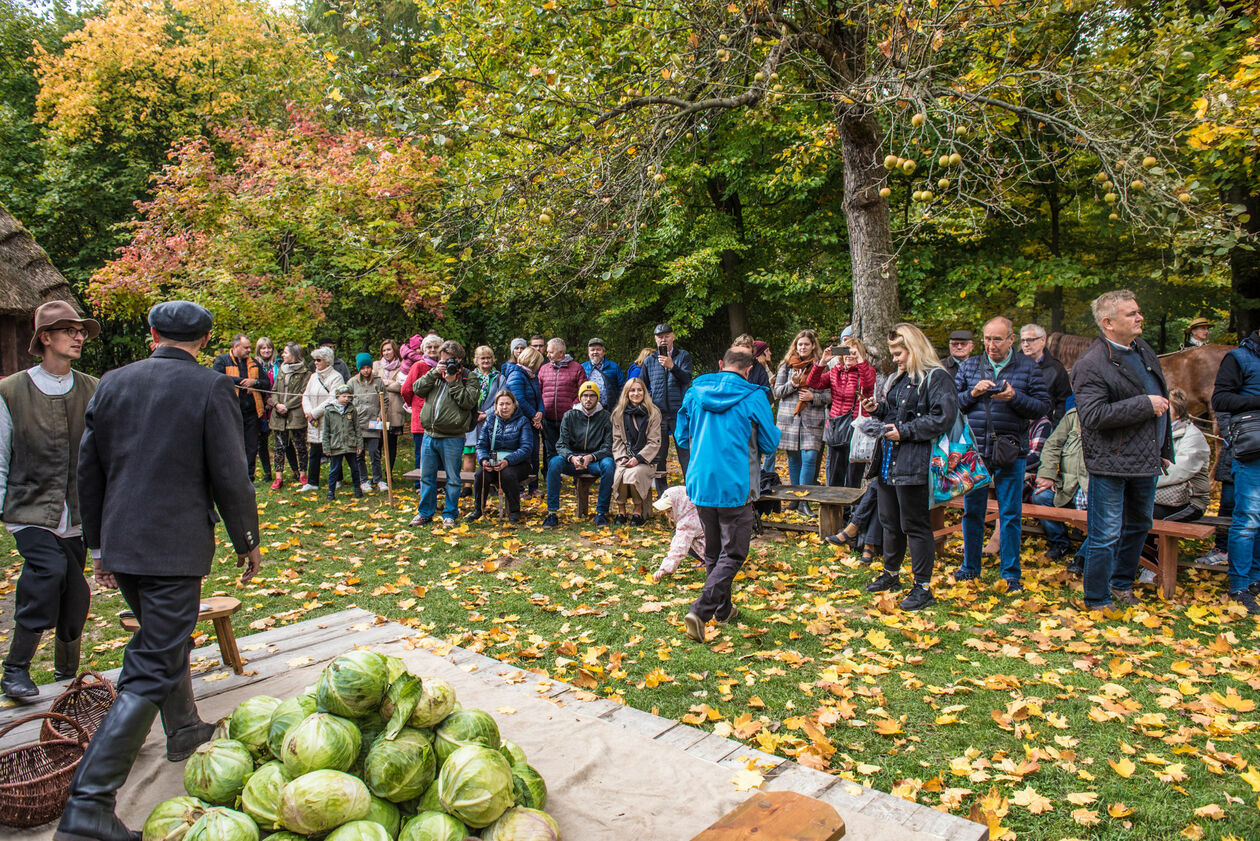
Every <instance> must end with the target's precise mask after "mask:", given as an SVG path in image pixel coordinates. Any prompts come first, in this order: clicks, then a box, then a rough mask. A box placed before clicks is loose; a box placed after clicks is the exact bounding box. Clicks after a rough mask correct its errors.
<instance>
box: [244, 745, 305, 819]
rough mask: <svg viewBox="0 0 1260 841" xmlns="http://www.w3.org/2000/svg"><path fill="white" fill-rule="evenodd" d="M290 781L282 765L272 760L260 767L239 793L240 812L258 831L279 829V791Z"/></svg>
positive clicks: (290, 776)
mask: <svg viewBox="0 0 1260 841" xmlns="http://www.w3.org/2000/svg"><path fill="white" fill-rule="evenodd" d="M292 781H293V777H292V775H290V774H289V772H288V771H286V770H285V768H284V763H281V762H277V761H275V760H274V759H273V760H272V761H271V762H268V763H266V764H264V765H262V766H260V767H259V769H258V770H257V771H255V772H254V775H253V776H252V777H250V778H249V780H248V781H247V782H246V783H245V788H244V790H243V791H241V811H243V812H244V813H245V814H247V815H249V816H250V817H251V818H253V819H254V823H256V824H258V828H259V829H267V830H271V829H279V828H280V791H281V789H283V788H284V787H285V786H286V785H288V784H289V783H291V782H292Z"/></svg>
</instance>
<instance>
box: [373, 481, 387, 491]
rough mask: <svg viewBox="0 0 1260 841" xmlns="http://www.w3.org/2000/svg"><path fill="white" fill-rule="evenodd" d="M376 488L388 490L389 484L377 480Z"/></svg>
mask: <svg viewBox="0 0 1260 841" xmlns="http://www.w3.org/2000/svg"><path fill="white" fill-rule="evenodd" d="M376 489H377V490H378V491H387V490H389V485H387V484H385V483H384V482H377V483H376Z"/></svg>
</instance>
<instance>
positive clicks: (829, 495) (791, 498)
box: [761, 485, 865, 537]
mask: <svg viewBox="0 0 1260 841" xmlns="http://www.w3.org/2000/svg"><path fill="white" fill-rule="evenodd" d="M864 490H865V489H864V488H845V487H828V486H827V485H775V486H774V487H773V488H771V489H770V490H768V491H766V492H765V493H763V494H762V495H761V499H776V500H779V501H780V502H809V503H813V504H815V505H817V506H818V536H819V537H827V536H828V535H832V534H836V533H837V532H839V531H840V530H841V529H843V528H844V525H845V516H846V515H847V514H848V511H849V507H850V506H852V505H853V504H855V503H856V502H857V501H858V500H859V499H861V498H862V493H863V491H864ZM762 525H766V526H770V527H771V528H774V529H778V530H780V531H812V529H809V528H807V527H806V528H802V527H801V526H800V525H798V524H796V523H779V522H775V521H773V520H763V521H762Z"/></svg>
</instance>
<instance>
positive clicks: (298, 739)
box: [280, 713, 362, 777]
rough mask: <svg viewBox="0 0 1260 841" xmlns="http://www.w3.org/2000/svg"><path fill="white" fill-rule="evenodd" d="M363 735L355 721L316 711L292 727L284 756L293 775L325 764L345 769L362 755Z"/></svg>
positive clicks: (283, 758) (337, 768)
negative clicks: (360, 752)
mask: <svg viewBox="0 0 1260 841" xmlns="http://www.w3.org/2000/svg"><path fill="white" fill-rule="evenodd" d="M361 738H362V737H361V736H360V735H359V728H358V727H355V726H354V722H353V721H349V720H347V719H344V718H341V717H339V716H335V715H330V714H328V713H312V714H311V715H308V716H307V717H306V718H304V719H302V720H301V721H299V722H298V723H297V724H295V725H293V726H292V727H290V728H289V732H288V733H286V734H285V736H284V743H283V745H281V747H280V760H281V761H282V762H283V763H284V767H285V769H286V770H288V772H289V775H290V776H292V777H300V776H301V775H303V774H306V773H309V772H311V771H318V770H320V769H322V768H331V769H333V770H334V771H345V770H346V769H347V768H349V767H350V766H351V765H353V764H354V760H355V758H356V757H357V756H358V755H359V741H360V739H361Z"/></svg>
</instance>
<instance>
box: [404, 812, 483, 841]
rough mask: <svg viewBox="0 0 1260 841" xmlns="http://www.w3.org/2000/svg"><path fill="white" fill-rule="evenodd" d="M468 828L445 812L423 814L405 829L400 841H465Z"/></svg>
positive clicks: (417, 816) (409, 822)
mask: <svg viewBox="0 0 1260 841" xmlns="http://www.w3.org/2000/svg"><path fill="white" fill-rule="evenodd" d="M467 837H468V827H466V826H464V825H463V824H462V823H460V822H459V821H458V820H456V819H455V818H452V817H451V816H450V815H448V814H446V813H444V812H421V813H420V814H418V815H416V816H415V817H414V818H412V819H411V820H409V821H407V825H406V826H404V827H403V831H402V835H400V836H399V837H398V841H464V839H465V838H467Z"/></svg>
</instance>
